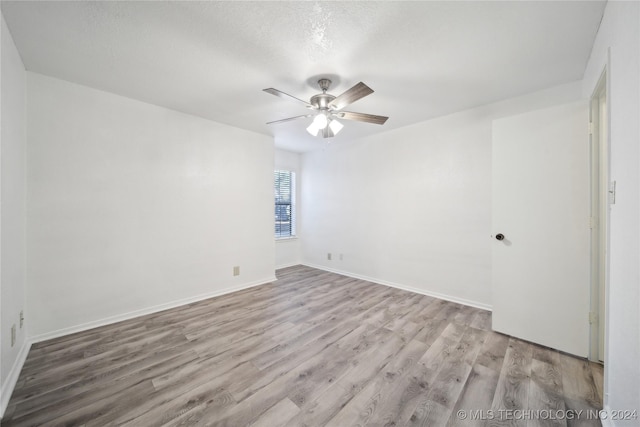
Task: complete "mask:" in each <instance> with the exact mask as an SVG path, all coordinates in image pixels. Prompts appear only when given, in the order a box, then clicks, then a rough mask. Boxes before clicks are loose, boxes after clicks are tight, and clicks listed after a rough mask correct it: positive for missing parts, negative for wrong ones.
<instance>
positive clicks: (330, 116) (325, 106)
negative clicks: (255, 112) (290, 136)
mask: <svg viewBox="0 0 640 427" xmlns="http://www.w3.org/2000/svg"><path fill="white" fill-rule="evenodd" d="M318 86H320V90H322V93H319V94H317V95H314V96H312V97H311V99H310V100H309V102H306V101H303V100H302V99H300V98H296V97H295V96H293V95H289V94H288V93H284V92H282V91H280V90H278V89H274V88H272V87H270V88H268V89H263V90H264V91H265V92H267V93H270V94H272V95H275V96H279V97H281V98H285V99H293V100H295V101H297V102H301V103H302V104H303V105H304V106H305V107H307V108H308V109H310V110H315V112H313V113H311V114H303V115H301V116H295V117H289V118H288V119H282V120H276V121H273V122H268V123H267V124H268V125H270V124H274V123H282V122H288V121H290V120H296V119H302V118H306V117H313V121H312V122H311V125H309V127H307V132H309V133H310V134H311V135H313V136H322V137H323V138H331V137H333V136H335V135H336V134H337V133H338V132H340V130H341V129H342V128H343V127H344V125H343V124H342V123H340V122H339V121H338V120H337V119H345V120H355V121H358V122H366V123H374V124H377V125H383V124H384V123H385V122H386V121H387V119H388V118H389V117H385V116H376V115H373V114H364V113H354V112H352V111H342V109H343V108H344V107H346V106H347V105H350V104H352V103H354V102H356V101H357V100H359V99H360V98H364V97H365V96H367V95H370V94H372V93H373V89H371V88H370V87H369V86H367V85H366V84H364V83H362V82H360V83H358V84H356V85H355V86H353V87H352V88H351V89H348V90H347V91H346V92H344V93H343V94H341V95H338V96H333V95H331V94H329V93H327V91H328V90H329V87H330V86H331V80H329V79H320V80H318Z"/></svg>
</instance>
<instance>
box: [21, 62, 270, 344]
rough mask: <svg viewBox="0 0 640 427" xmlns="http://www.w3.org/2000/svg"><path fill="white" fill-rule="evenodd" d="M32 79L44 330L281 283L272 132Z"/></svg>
mask: <svg viewBox="0 0 640 427" xmlns="http://www.w3.org/2000/svg"><path fill="white" fill-rule="evenodd" d="M27 75H28V84H27V112H28V113H27V117H28V145H27V147H28V148H27V165H28V168H27V179H28V193H27V225H28V227H27V247H28V248H29V250H28V254H27V266H28V269H27V282H28V293H27V302H28V310H29V315H30V317H31V328H30V333H32V334H33V335H34V336H36V339H41V338H43V337H48V336H55V335H59V334H63V333H68V332H71V331H74V330H77V329H83V328H86V327H89V326H94V325H97V324H101V323H103V322H109V321H114V320H119V319H122V318H127V317H130V316H132V315H137V314H141V313H145V312H148V311H151V310H154V309H157V308H159V307H165V306H170V305H174V304H179V303H184V302H187V301H191V300H194V299H198V298H201V297H203V296H207V295H215V294H219V293H221V292H224V291H229V290H232V289H237V288H241V287H244V286H247V285H250V284H258V283H264V282H267V281H270V280H272V279H273V259H274V239H273V184H272V181H273V165H274V160H273V159H274V148H273V141H272V139H271V138H269V137H267V136H263V135H259V134H256V133H252V132H248V131H244V130H240V129H237V128H233V127H229V126H226V125H222V124H219V123H215V122H211V121H208V120H205V119H201V118H197V117H193V116H189V115H186V114H182V113H178V112H175V111H171V110H167V109H164V108H161V107H157V106H153V105H150V104H146V103H143V102H139V101H135V100H132V99H128V98H124V97H121V96H117V95H113V94H110V93H106V92H102V91H99V90H95V89H91V88H88V87H84V86H80V85H76V84H71V83H68V82H65V81H61V80H57V79H54V78H50V77H46V76H42V75H39V74H34V73H27ZM233 266H240V268H241V274H240V276H237V277H233V275H232V272H233Z"/></svg>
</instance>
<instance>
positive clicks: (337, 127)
mask: <svg viewBox="0 0 640 427" xmlns="http://www.w3.org/2000/svg"><path fill="white" fill-rule="evenodd" d="M343 127H344V125H343V124H342V123H340V122H339V121H337V120H331V121H330V122H329V128H330V129H331V131H333V134H334V135H337V134H338V132H340V131H341V130H342V128H343Z"/></svg>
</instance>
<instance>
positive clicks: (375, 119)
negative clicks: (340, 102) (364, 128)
mask: <svg viewBox="0 0 640 427" xmlns="http://www.w3.org/2000/svg"><path fill="white" fill-rule="evenodd" d="M335 115H336V116H337V117H340V118H342V119H345V120H355V121H357V122H367V123H373V124H376V125H383V124H384V123H385V122H386V121H387V119H388V118H389V117H385V116H376V115H374V114H365V113H354V112H351V111H340V112H338V113H335Z"/></svg>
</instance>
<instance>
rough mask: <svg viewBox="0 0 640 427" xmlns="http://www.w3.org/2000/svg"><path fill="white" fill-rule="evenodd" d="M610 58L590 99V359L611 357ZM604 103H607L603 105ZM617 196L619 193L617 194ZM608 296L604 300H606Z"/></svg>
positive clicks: (598, 360) (599, 359) (596, 360)
mask: <svg viewBox="0 0 640 427" xmlns="http://www.w3.org/2000/svg"><path fill="white" fill-rule="evenodd" d="M609 76H610V73H609V61H608V60H607V64H606V65H605V67H604V69H603V71H602V73H601V75H600V78H599V79H598V82H597V83H596V85H595V88H594V90H593V92H592V94H591V97H590V100H589V101H590V102H589V121H590V123H589V134H590V135H589V144H590V151H591V167H590V179H591V221H590V223H591V304H590V310H589V311H590V345H589V359H590V360H592V361H594V362H604V361H606V360H607V358H608V355H607V353H608V346H607V340H608V338H607V337H608V328H607V326H608V321H607V320H608V313H609V307H608V305H609V304H608V302H609V286H608V285H609V224H610V215H609V205H610V203H611V199H610V197H611V195H610V194H611V193H610V183H611V179H610V150H611V147H610V107H609V106H610V103H609V99H608V98H609V94H610V93H611V92H610V90H609V88H610V79H609ZM603 103H604V105H603ZM614 197H615V196H614ZM603 300H604V301H603Z"/></svg>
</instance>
